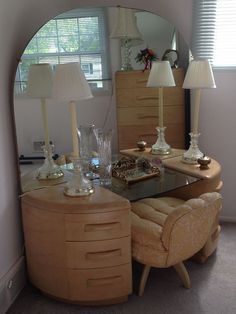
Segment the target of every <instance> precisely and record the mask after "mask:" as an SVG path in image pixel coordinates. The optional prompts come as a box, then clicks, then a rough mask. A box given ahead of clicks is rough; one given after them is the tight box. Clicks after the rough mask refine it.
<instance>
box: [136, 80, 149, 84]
mask: <svg viewBox="0 0 236 314" xmlns="http://www.w3.org/2000/svg"><path fill="white" fill-rule="evenodd" d="M147 81H148V80H147V79H141V80H136V83H137V84H140V83H141V84H142V83H147Z"/></svg>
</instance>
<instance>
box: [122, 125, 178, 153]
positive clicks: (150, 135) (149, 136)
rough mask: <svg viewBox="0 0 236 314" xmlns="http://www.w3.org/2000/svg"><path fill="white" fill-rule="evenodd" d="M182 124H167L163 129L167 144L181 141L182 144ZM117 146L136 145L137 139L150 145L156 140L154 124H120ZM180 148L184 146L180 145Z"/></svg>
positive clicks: (127, 146)
mask: <svg viewBox="0 0 236 314" xmlns="http://www.w3.org/2000/svg"><path fill="white" fill-rule="evenodd" d="M183 134H184V125H183V124H168V126H167V128H166V131H165V139H166V141H167V143H168V144H170V143H178V142H179V143H182V144H183V145H184V136H183ZM118 138H119V147H120V149H121V146H122V145H123V144H126V148H132V147H136V143H137V141H140V140H144V141H146V142H147V146H148V147H150V146H151V145H153V144H154V143H155V142H156V140H157V131H156V125H140V126H135V125H134V126H120V127H119V133H118ZM181 148H184V146H182V147H181Z"/></svg>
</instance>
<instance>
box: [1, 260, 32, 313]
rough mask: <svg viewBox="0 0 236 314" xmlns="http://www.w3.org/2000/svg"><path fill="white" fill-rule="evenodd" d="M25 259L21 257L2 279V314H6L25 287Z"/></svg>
mask: <svg viewBox="0 0 236 314" xmlns="http://www.w3.org/2000/svg"><path fill="white" fill-rule="evenodd" d="M25 282H26V279H25V258H24V256H21V257H20V258H19V259H18V260H17V262H16V263H15V264H14V265H13V266H12V267H11V268H10V270H9V271H8V272H7V273H6V274H5V275H4V276H3V277H2V278H1V279H0V305H1V306H0V314H5V313H6V311H7V310H8V309H9V307H10V306H11V305H12V303H13V302H14V301H15V299H16V298H17V296H18V295H19V293H20V292H21V290H22V289H23V287H24V286H25Z"/></svg>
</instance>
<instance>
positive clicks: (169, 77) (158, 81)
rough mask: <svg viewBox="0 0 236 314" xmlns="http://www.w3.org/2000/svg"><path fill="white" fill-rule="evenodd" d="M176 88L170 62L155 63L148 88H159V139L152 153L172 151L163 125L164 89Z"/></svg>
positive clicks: (160, 153)
mask: <svg viewBox="0 0 236 314" xmlns="http://www.w3.org/2000/svg"><path fill="white" fill-rule="evenodd" d="M171 86H175V80H174V77H173V73H172V70H171V66H170V62H169V61H155V62H153V63H152V68H151V71H150V74H149V77H148V82H147V87H158V89H159V90H158V93H159V97H158V101H159V106H158V120H159V122H158V127H156V130H157V133H158V137H157V141H156V143H155V144H154V145H152V149H151V153H152V154H159V155H166V154H169V153H170V151H171V147H170V145H168V144H167V143H166V141H165V129H166V127H164V124H163V88H164V87H171Z"/></svg>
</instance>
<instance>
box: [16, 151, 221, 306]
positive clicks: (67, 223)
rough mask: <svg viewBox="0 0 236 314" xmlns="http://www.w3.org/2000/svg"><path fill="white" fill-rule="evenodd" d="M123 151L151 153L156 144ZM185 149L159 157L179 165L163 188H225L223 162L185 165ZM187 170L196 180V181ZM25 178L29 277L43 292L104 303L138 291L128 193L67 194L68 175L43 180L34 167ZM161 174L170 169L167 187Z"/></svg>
mask: <svg viewBox="0 0 236 314" xmlns="http://www.w3.org/2000/svg"><path fill="white" fill-rule="evenodd" d="M121 153H122V154H125V155H128V156H140V155H142V156H145V157H147V158H153V155H151V154H150V149H146V151H145V152H140V151H138V150H137V149H129V150H123V151H121ZM182 154H183V150H180V149H172V152H171V154H170V155H165V156H162V157H161V158H162V162H163V164H164V166H165V168H167V169H169V170H171V171H172V170H173V173H172V175H171V176H172V179H173V180H172V181H173V182H174V185H172V187H171V189H170V188H169V189H166V192H164V190H162V191H161V192H160V195H161V196H163V195H169V196H175V197H178V198H182V199H189V198H193V197H198V196H199V195H200V194H202V193H205V192H212V191H217V192H219V191H220V189H221V187H222V181H221V167H220V164H219V163H218V162H217V161H215V160H213V159H212V162H211V164H210V165H209V169H208V170H200V169H199V165H189V164H184V163H183V162H182V161H181V158H182ZM155 156H156V155H155ZM159 157H160V156H159ZM165 171H167V170H165ZM178 173H179V174H181V173H182V174H186V176H185V180H184V183H183V184H181V185H178V182H177V176H178ZM189 176H191V177H194V178H195V179H196V180H193V181H191V178H190V177H189ZM24 179H25V180H22V182H23V185H22V186H23V187H25V194H24V195H23V196H22V198H21V199H22V218H23V228H24V236H25V247H26V258H27V271H28V274H29V279H30V281H31V282H32V283H33V284H34V285H35V286H36V287H37V288H39V289H40V290H41V291H42V292H43V293H45V294H48V295H50V296H52V297H54V298H58V299H60V300H64V301H67V302H76V303H81V304H92V305H98V304H113V303H118V302H123V301H126V300H127V298H128V295H129V294H131V293H132V267H131V233H130V202H129V201H128V199H126V198H124V197H121V196H119V195H117V194H115V193H113V192H111V191H110V190H106V189H104V188H102V187H99V186H95V193H94V194H92V195H90V196H86V197H78V198H77V197H75V198H73V197H68V196H65V195H64V194H63V190H64V184H65V181H67V179H68V178H67V176H65V177H64V178H60V179H57V181H53V182H52V181H47V182H42V181H38V180H36V179H35V174H34V173H31V174H29V175H26V176H25V177H24ZM163 180H166V179H165V174H164V175H163V176H162V177H160V182H159V183H160V185H161V186H162V187H164V182H163ZM50 184H51V185H52V186H50ZM53 184H58V185H56V186H53ZM155 184H158V180H157V182H156V183H155ZM45 185H48V186H47V187H45ZM30 187H31V189H35V190H33V191H32V190H31V189H30ZM141 188H142V190H143V187H141ZM127 189H128V190H131V189H130V188H129V187H127ZM154 190H155V191H156V193H155V195H153V196H150V195H149V197H157V196H158V195H157V194H158V192H157V191H158V190H157V189H156V188H155V189H154ZM144 197H145V196H144ZM219 234H220V226H219V217H217V218H216V221H215V223H214V225H213V226H212V232H211V234H210V235H209V239H208V241H207V243H206V244H205V246H204V247H203V248H202V249H201V250H200V251H199V252H198V253H197V254H196V256H194V258H195V259H196V260H197V261H199V262H204V261H206V260H207V258H208V257H209V256H210V255H211V254H212V253H213V252H214V250H215V249H216V247H217V243H218V239H219Z"/></svg>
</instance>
